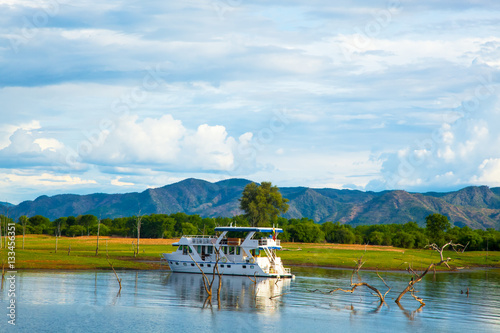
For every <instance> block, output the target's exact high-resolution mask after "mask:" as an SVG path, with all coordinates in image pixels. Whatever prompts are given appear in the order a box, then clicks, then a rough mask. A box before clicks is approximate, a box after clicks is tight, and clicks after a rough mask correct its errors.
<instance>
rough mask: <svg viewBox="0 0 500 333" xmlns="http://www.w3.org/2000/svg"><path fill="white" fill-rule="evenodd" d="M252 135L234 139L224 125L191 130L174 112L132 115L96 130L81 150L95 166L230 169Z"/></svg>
mask: <svg viewBox="0 0 500 333" xmlns="http://www.w3.org/2000/svg"><path fill="white" fill-rule="evenodd" d="M249 135H250V137H251V134H250V133H248V134H243V135H242V136H241V138H239V139H235V138H234V137H232V136H229V135H228V133H227V131H226V128H225V127H224V126H221V125H215V126H211V125H208V124H202V125H200V126H198V128H197V129H196V130H193V129H189V128H186V127H185V126H184V125H183V124H182V122H181V121H180V120H176V119H174V118H173V117H172V116H171V115H163V116H162V117H160V118H145V119H143V120H140V119H139V118H138V116H136V115H130V116H123V117H121V118H120V119H119V120H118V121H117V122H116V124H114V125H113V126H112V128H110V129H109V130H107V131H103V132H100V133H95V134H94V136H93V138H89V139H88V140H86V141H84V142H83V143H81V144H80V147H81V149H79V151H78V152H79V154H80V158H81V161H82V162H83V163H91V164H95V165H103V166H121V167H127V166H133V165H135V166H142V167H144V168H148V167H149V168H152V169H156V170H192V171H199V170H213V171H227V170H230V169H231V168H233V166H234V163H235V154H236V151H237V149H238V146H239V145H241V144H246V143H247V142H248V140H249V139H248V136H249Z"/></svg>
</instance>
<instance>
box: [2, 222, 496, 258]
mask: <svg viewBox="0 0 500 333" xmlns="http://www.w3.org/2000/svg"><path fill="white" fill-rule="evenodd" d="M138 220H139V219H138V217H137V216H131V217H119V218H114V219H110V218H106V219H102V220H101V221H100V226H99V234H100V235H101V236H122V237H137V222H138ZM0 221H2V222H3V223H2V224H3V225H4V223H5V222H12V220H11V219H9V218H6V217H5V216H2V215H0ZM22 221H23V218H22V217H21V218H20V221H16V222H18V223H17V224H16V234H17V235H22V234H23V223H22ZM24 221H25V223H24V224H25V233H26V234H47V235H55V234H58V235H59V236H68V237H74V236H87V235H96V234H97V230H98V221H99V220H98V218H97V217H96V216H94V215H81V216H77V217H74V216H69V217H61V218H58V219H56V220H54V221H50V220H49V219H48V218H46V217H44V216H41V215H36V216H32V217H29V218H28V219H27V220H24ZM231 223H232V224H233V225H237V226H249V223H248V221H247V220H246V219H245V217H244V216H242V215H241V216H236V217H232V218H228V217H217V218H209V217H206V218H202V217H200V216H199V215H187V214H185V213H175V214H170V215H167V214H151V215H144V216H142V217H140V224H141V227H140V237H141V238H175V237H180V236H182V235H199V234H205V235H212V234H214V228H215V227H216V226H227V225H230V224H231ZM275 225H276V227H279V228H282V229H283V231H284V232H283V233H282V234H280V235H279V238H280V239H281V240H282V241H290V242H292V241H293V242H305V243H321V242H327V243H338V244H370V245H392V246H396V247H401V248H410V249H411V248H423V247H425V246H426V245H427V244H429V243H430V242H432V243H437V244H444V243H446V242H448V241H453V242H454V243H460V244H462V245H466V244H468V245H467V250H472V251H482V250H490V251H499V250H500V231H497V230H494V229H487V230H473V229H471V228H469V227H462V228H460V227H456V226H455V227H451V225H450V224H449V222H448V219H447V218H446V217H445V216H443V215H439V214H433V215H429V216H428V217H427V220H426V227H419V226H418V224H417V223H416V222H407V223H405V224H387V225H360V226H356V227H352V226H350V225H346V224H340V223H339V222H335V223H333V222H326V223H323V224H318V223H315V222H314V221H313V220H311V219H308V218H302V219H286V218H283V217H280V218H278V219H277V220H276V221H275ZM2 230H5V229H4V228H2Z"/></svg>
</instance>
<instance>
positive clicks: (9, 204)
mask: <svg viewBox="0 0 500 333" xmlns="http://www.w3.org/2000/svg"><path fill="white" fill-rule="evenodd" d="M0 206H4V207H10V206H14V205H13V204H11V203H8V202H3V201H0Z"/></svg>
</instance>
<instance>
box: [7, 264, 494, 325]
mask: <svg viewBox="0 0 500 333" xmlns="http://www.w3.org/2000/svg"><path fill="white" fill-rule="evenodd" d="M294 272H295V274H296V275H297V276H296V279H295V280H293V281H290V280H280V281H276V280H270V279H257V283H256V284H254V283H253V282H252V281H251V280H250V279H249V278H247V277H230V276H227V277H223V287H222V291H221V300H220V308H219V306H218V302H217V297H216V295H214V297H213V298H214V299H213V301H212V305H210V304H208V303H207V302H206V292H205V289H204V286H203V282H202V277H201V276H200V275H198V274H182V273H169V272H165V271H138V272H135V271H126V272H118V275H119V277H120V278H121V279H122V290H121V292H120V293H118V283H117V281H116V278H115V276H114V274H113V272H109V271H97V272H88V271H86V272H18V273H17V276H16V277H17V281H16V296H17V298H16V326H15V327H13V326H11V325H9V324H8V323H7V320H8V317H7V316H6V315H7V313H8V309H7V306H8V304H9V303H8V302H9V297H8V290H7V289H8V288H5V286H6V285H4V290H3V291H2V292H1V293H0V296H1V297H0V309H2V310H0V313H2V312H3V314H2V315H1V316H0V320H1V321H0V331H1V332H6V331H18V332H119V331H123V332H189V331H193V332H215V331H217V332H261V331H266V330H272V331H275V332H322V331H323V332H333V331H336V332H366V331H369V332H390V331H412V332H424V331H425V332H430V331H436V332H456V331H460V332H463V331H468V330H469V331H471V332H500V288H499V286H500V271H499V270H480V271H471V272H460V273H439V274H436V275H435V276H434V275H433V274H429V275H428V276H426V277H425V279H424V280H423V281H421V282H420V283H418V284H417V285H416V286H417V290H418V291H419V293H418V294H417V295H418V296H419V297H421V298H423V299H424V301H425V303H426V306H424V307H422V308H419V307H420V304H419V303H418V302H417V301H415V300H414V299H413V298H412V297H411V295H410V294H409V293H408V294H406V295H405V297H404V298H403V300H402V302H401V307H398V305H396V303H395V302H394V299H395V298H396V297H397V296H398V295H399V292H400V291H401V290H403V289H404V288H405V286H406V285H407V283H408V281H409V278H410V276H409V275H408V274H407V273H401V272H383V273H381V276H382V277H383V278H384V280H385V281H386V282H387V284H388V285H389V286H390V287H392V290H391V291H390V292H389V293H388V295H387V298H386V300H387V304H386V305H382V306H379V302H378V298H377V297H375V296H373V295H372V294H371V293H370V292H369V289H367V288H365V287H358V289H356V290H355V291H354V293H353V294H351V293H344V292H341V291H338V292H335V293H333V294H324V293H323V292H328V291H329V290H331V289H333V288H334V287H342V288H345V289H349V280H350V277H351V271H345V270H332V269H311V268H309V269H299V268H297V269H295V270H294ZM360 275H361V278H362V279H363V281H365V282H368V283H370V284H372V285H373V286H375V287H377V288H379V289H380V290H381V292H382V293H385V291H386V290H387V288H386V287H385V285H384V284H383V282H382V281H381V280H380V279H379V278H378V277H377V275H376V273H374V272H366V271H365V272H361V274H360ZM216 288H217V280H216V281H215V282H214V288H213V289H214V294H215V292H216ZM467 288H469V290H470V294H469V296H467V295H466V294H465V293H464V294H462V293H461V291H464V292H465V291H466V290H467ZM316 289H319V291H316V292H313V291H314V290H316Z"/></svg>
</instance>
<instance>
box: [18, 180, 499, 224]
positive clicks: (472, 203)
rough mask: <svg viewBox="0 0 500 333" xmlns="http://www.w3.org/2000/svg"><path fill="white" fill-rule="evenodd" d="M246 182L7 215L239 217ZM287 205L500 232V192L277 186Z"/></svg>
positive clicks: (187, 186)
mask: <svg viewBox="0 0 500 333" xmlns="http://www.w3.org/2000/svg"><path fill="white" fill-rule="evenodd" d="M250 182H251V181H249V180H246V179H228V180H223V181H220V182H216V183H210V182H207V181H204V180H199V179H192V178H191V179H186V180H183V181H181V182H178V183H175V184H171V185H167V186H163V187H160V188H155V189H147V190H145V191H144V192H140V193H137V192H134V193H126V194H104V193H96V194H89V195H75V194H62V195H56V196H52V197H48V196H41V197H38V198H37V199H36V200H34V201H25V202H22V203H20V204H19V205H17V206H11V207H10V208H9V215H10V216H11V217H14V218H18V217H19V216H21V215H28V216H33V215H36V214H40V215H43V216H46V217H48V218H50V219H55V218H58V217H61V216H71V215H74V216H76V215H82V214H94V215H97V216H101V217H103V218H105V217H111V218H114V217H120V216H132V215H136V214H138V212H139V209H140V211H141V214H152V213H157V214H171V213H176V212H185V213H187V214H199V215H201V216H204V217H216V216H234V215H238V214H241V213H242V211H241V210H240V209H239V201H238V199H239V198H240V197H241V193H242V191H243V189H244V188H245V186H246V185H247V184H248V183H250ZM280 191H281V193H282V194H283V197H285V198H287V199H289V200H290V202H289V205H290V208H289V210H288V212H287V213H286V214H285V217H287V218H302V217H307V218H311V219H313V220H314V221H316V222H320V223H322V222H326V221H334V222H335V221H339V222H341V223H347V224H351V225H361V224H389V223H406V222H408V221H415V222H417V223H419V224H420V225H423V224H424V222H425V217H426V216H427V215H429V214H432V213H440V214H444V215H447V216H448V217H449V218H450V220H451V222H452V223H453V224H454V225H458V226H465V225H467V226H469V227H471V228H474V229H477V228H483V229H484V228H495V229H500V188H491V189H490V188H488V187H486V186H480V187H475V186H474V187H466V188H464V189H462V190H459V191H455V192H446V193H436V192H429V193H409V192H406V191H383V192H362V191H357V190H337V189H329V188H324V189H313V188H307V187H282V188H280Z"/></svg>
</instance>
